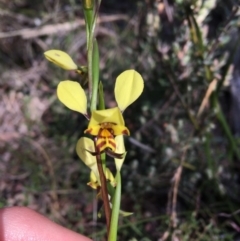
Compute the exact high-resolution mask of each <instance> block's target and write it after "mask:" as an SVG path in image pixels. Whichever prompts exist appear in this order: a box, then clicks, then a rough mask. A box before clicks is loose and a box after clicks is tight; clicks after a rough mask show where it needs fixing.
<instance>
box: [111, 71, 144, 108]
mask: <svg viewBox="0 0 240 241" xmlns="http://www.w3.org/2000/svg"><path fill="white" fill-rule="evenodd" d="M143 87H144V84H143V79H142V76H141V75H140V74H139V73H138V72H137V71H135V70H133V69H131V70H126V71H124V72H123V73H121V74H120V75H119V76H118V77H117V80H116V84H115V89H114V93H115V98H116V101H117V104H118V107H119V108H120V110H121V111H124V110H125V109H126V108H127V107H128V106H129V105H131V104H132V103H133V102H134V101H135V100H136V99H137V98H138V97H139V96H140V95H141V93H142V91H143Z"/></svg>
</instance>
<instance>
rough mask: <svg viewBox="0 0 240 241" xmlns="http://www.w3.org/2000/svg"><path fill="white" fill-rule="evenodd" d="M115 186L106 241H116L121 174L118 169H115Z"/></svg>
mask: <svg viewBox="0 0 240 241" xmlns="http://www.w3.org/2000/svg"><path fill="white" fill-rule="evenodd" d="M116 182H117V187H116V191H115V194H114V198H113V207H112V216H111V226H110V231H109V235H108V241H116V240H117V231H118V218H119V210H120V202H121V189H122V184H121V174H120V171H119V170H117V175H116Z"/></svg>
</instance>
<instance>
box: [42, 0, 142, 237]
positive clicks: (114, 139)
mask: <svg viewBox="0 0 240 241" xmlns="http://www.w3.org/2000/svg"><path fill="white" fill-rule="evenodd" d="M100 2H101V0H95V1H94V0H83V9H84V16H85V22H86V34H87V66H86V65H82V66H78V65H77V64H76V63H75V62H74V61H73V59H72V58H71V57H70V56H69V55H68V54H67V53H65V52H63V51H61V50H49V51H46V52H45V53H44V55H45V57H46V58H47V59H48V60H49V61H50V62H53V63H54V64H55V65H57V66H59V67H61V68H63V69H65V70H71V71H76V73H78V74H79V75H82V74H84V76H85V77H86V76H87V78H88V96H87V95H86V93H85V90H84V89H83V88H82V86H81V85H80V84H79V83H78V82H76V81H71V80H63V81H61V82H60V83H59V84H58V87H57V96H58V99H59V100H60V101H61V102H62V103H63V104H64V105H65V106H66V107H68V108H69V109H71V110H73V111H77V112H79V113H81V114H82V115H84V116H85V117H86V118H87V120H88V126H87V128H86V130H85V131H84V134H89V135H91V136H92V138H88V137H81V138H80V139H79V140H78V142H77V145H76V152H77V154H78V156H79V157H80V159H81V160H82V161H83V162H84V164H85V165H86V166H87V167H89V168H90V169H91V173H90V182H88V184H87V185H89V186H90V187H91V188H93V189H96V190H97V191H99V193H98V195H97V197H98V198H100V199H102V200H103V207H104V212H105V217H106V226H107V234H108V238H107V240H108V241H116V240H117V230H118V219H119V214H123V216H128V215H131V214H132V213H128V212H124V211H121V210H120V203H121V168H122V165H123V162H124V160H125V157H126V150H125V146H124V138H123V135H127V136H129V135H130V131H129V130H128V128H127V127H126V126H125V121H124V118H123V112H124V110H125V109H126V108H127V107H128V106H129V105H130V104H132V103H133V102H134V101H135V100H136V99H137V98H138V97H139V96H140V95H141V93H142V91H143V87H144V84H143V79H142V77H141V75H140V74H139V73H138V72H137V71H135V70H132V69H131V70H126V71H124V72H122V73H121V74H120V75H119V76H118V77H117V79H116V83H115V88H114V95H115V99H116V102H117V105H118V106H116V107H114V108H106V107H105V101H104V90H103V84H102V82H100V81H99V50H98V43H97V40H96V38H95V36H94V31H95V26H96V21H97V16H98V9H99V6H100ZM88 100H89V101H90V110H88V104H87V102H88ZM107 156H108V158H107ZM109 158H110V159H114V162H115V167H116V175H115V177H114V175H113V174H112V173H111V171H110V170H109V168H108V167H107V162H108V159H109Z"/></svg>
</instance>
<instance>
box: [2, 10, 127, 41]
mask: <svg viewBox="0 0 240 241" xmlns="http://www.w3.org/2000/svg"><path fill="white" fill-rule="evenodd" d="M127 19H128V17H127V16H126V15H124V14H117V15H109V16H101V17H98V19H97V23H104V22H113V21H119V20H127ZM84 24H85V21H84V20H83V19H78V20H76V21H74V22H66V23H59V24H48V25H45V26H42V27H40V28H25V29H20V30H15V31H11V32H0V39H1V38H11V37H21V38H23V39H32V38H36V37H40V36H44V35H47V36H49V35H54V34H60V33H66V32H70V31H73V30H75V29H78V28H79V27H81V26H84Z"/></svg>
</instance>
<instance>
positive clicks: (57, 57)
mask: <svg viewBox="0 0 240 241" xmlns="http://www.w3.org/2000/svg"><path fill="white" fill-rule="evenodd" d="M44 56H45V58H46V59H47V60H49V61H50V62H53V63H54V64H55V65H57V66H59V67H61V68H63V69H66V70H77V69H78V66H77V65H76V64H75V63H74V61H73V60H72V58H71V57H70V56H69V55H68V54H67V53H65V52H63V51H61V50H57V49H52V50H48V51H46V52H45V53H44Z"/></svg>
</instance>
